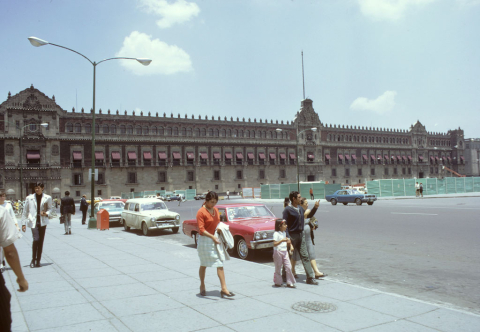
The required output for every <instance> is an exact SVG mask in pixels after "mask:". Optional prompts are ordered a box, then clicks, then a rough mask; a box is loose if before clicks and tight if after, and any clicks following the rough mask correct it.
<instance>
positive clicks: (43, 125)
mask: <svg viewBox="0 0 480 332" xmlns="http://www.w3.org/2000/svg"><path fill="white" fill-rule="evenodd" d="M40 126H42V127H48V123H45V122H44V123H41V124H40Z"/></svg>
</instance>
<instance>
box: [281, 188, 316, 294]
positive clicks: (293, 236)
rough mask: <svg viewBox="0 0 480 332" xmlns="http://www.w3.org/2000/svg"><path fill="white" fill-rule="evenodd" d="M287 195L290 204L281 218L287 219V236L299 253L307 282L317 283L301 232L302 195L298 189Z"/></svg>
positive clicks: (302, 224)
mask: <svg viewBox="0 0 480 332" xmlns="http://www.w3.org/2000/svg"><path fill="white" fill-rule="evenodd" d="M288 197H289V199H290V202H291V205H289V206H287V207H286V208H285V209H284V210H283V219H285V220H286V221H287V237H289V238H290V240H291V241H292V246H293V250H294V252H295V251H298V252H299V253H300V258H301V260H302V264H303V268H304V269H305V273H306V274H307V284H310V285H318V282H317V281H316V280H315V279H314V278H315V273H314V272H313V269H312V265H311V264H310V260H309V258H308V252H307V246H306V244H305V236H304V234H303V228H304V224H305V221H304V218H305V217H304V214H305V210H304V209H303V208H302V207H301V206H300V200H301V199H302V195H300V194H299V193H298V191H292V192H291V193H290V195H289V196H288Z"/></svg>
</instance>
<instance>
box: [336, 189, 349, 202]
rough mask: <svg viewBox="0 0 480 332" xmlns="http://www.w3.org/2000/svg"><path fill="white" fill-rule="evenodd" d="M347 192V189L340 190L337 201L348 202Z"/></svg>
mask: <svg viewBox="0 0 480 332" xmlns="http://www.w3.org/2000/svg"><path fill="white" fill-rule="evenodd" d="M346 194H347V192H346V191H345V190H341V191H339V192H338V196H337V201H338V202H339V203H343V202H346Z"/></svg>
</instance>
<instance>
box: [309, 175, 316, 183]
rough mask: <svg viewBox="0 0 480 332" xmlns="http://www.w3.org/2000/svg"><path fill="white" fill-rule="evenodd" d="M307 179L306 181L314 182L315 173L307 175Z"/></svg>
mask: <svg viewBox="0 0 480 332" xmlns="http://www.w3.org/2000/svg"><path fill="white" fill-rule="evenodd" d="M307 181H308V182H314V181H315V175H309V176H308V177H307Z"/></svg>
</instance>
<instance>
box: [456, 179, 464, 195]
mask: <svg viewBox="0 0 480 332" xmlns="http://www.w3.org/2000/svg"><path fill="white" fill-rule="evenodd" d="M455 187H456V188H457V193H459V194H463V193H464V192H465V178H455Z"/></svg>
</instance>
